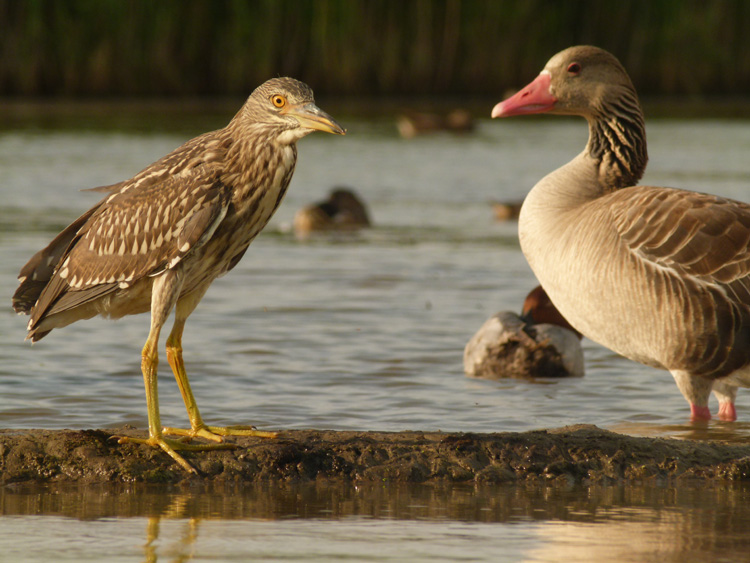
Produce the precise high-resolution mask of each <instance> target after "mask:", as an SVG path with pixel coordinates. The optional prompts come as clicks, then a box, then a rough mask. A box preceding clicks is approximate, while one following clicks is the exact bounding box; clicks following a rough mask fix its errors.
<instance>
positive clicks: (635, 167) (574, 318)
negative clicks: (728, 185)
mask: <svg viewBox="0 0 750 563" xmlns="http://www.w3.org/2000/svg"><path fill="white" fill-rule="evenodd" d="M542 112H550V113H557V114H564V115H580V116H583V117H585V118H586V120H587V121H588V123H589V140H588V143H587V145H586V148H585V149H584V151H583V152H582V153H581V154H579V155H578V156H577V157H576V158H575V159H573V160H572V161H571V162H569V163H568V164H566V165H565V166H563V167H561V168H559V169H558V170H556V171H554V172H552V173H550V174H548V175H547V176H546V177H545V178H543V179H542V180H540V181H539V183H537V185H536V186H534V189H533V190H532V191H531V192H530V193H529V195H528V196H527V198H526V200H525V202H524V204H523V207H522V209H521V215H520V219H519V236H520V240H521V247H522V249H523V252H524V254H525V255H526V258H527V259H528V261H529V264H530V265H531V267H532V269H533V270H534V273H535V274H536V276H537V278H538V279H539V281H540V282H541V284H542V286H543V287H544V289H545V290H546V292H547V293H548V294H549V297H550V298H551V300H552V302H553V303H554V304H555V306H556V307H557V308H558V309H559V310H560V312H561V313H562V314H563V315H564V316H565V318H566V319H567V320H568V321H570V323H571V324H572V325H573V326H574V327H576V329H578V330H579V331H581V332H582V333H583V334H584V335H585V336H587V337H589V338H590V339H592V340H595V341H597V342H599V343H601V344H603V345H604V346H607V347H608V348H611V349H612V350H614V351H616V352H618V353H620V354H622V355H623V356H626V357H628V358H631V359H633V360H636V361H639V362H642V363H644V364H646V365H649V366H654V367H658V368H662V369H667V370H669V371H670V372H671V373H672V375H673V376H674V378H675V381H676V382H677V385H678V387H679V388H680V391H681V392H682V394H683V395H684V397H685V398H686V399H687V400H688V402H689V403H690V405H691V413H692V417H693V418H694V419H700V418H710V417H711V415H710V412H709V410H708V406H707V405H708V398H709V396H710V393H711V390H712V389H713V391H714V394H716V395H717V397H718V399H719V416H720V418H722V419H725V420H734V419H735V418H736V412H735V407H734V399H735V396H736V393H737V387H738V386H742V387H750V205H748V204H746V203H742V202H738V201H733V200H729V199H726V198H722V197H718V196H713V195H708V194H702V193H696V192H691V191H686V190H678V189H671V188H660V187H652V186H635V185H634V184H636V183H637V182H638V181H639V180H640V179H641V176H642V175H643V172H644V170H645V168H646V162H647V151H646V133H645V127H644V120H643V113H642V111H641V107H640V103H639V101H638V96H637V94H636V92H635V88H634V87H633V84H632V83H631V81H630V78H629V77H628V75H627V72H626V71H625V69H624V68H623V67H622V65H621V64H620V63H619V61H618V60H617V59H616V58H615V57H614V56H612V55H611V54H610V53H607V52H606V51H603V50H602V49H599V48H596V47H590V46H580V47H571V48H570V49H566V50H565V51H562V52H560V53H558V54H557V55H555V56H554V57H552V59H550V61H549V62H548V63H547V65H546V66H545V68H544V70H543V71H542V72H541V74H540V75H539V76H538V77H537V78H536V80H534V81H533V82H532V83H531V84H529V85H528V86H527V87H525V88H523V89H522V90H521V91H520V92H519V93H518V94H516V95H514V96H513V97H511V98H510V99H508V100H506V101H504V102H502V103H500V104H498V105H497V106H495V108H494V109H493V111H492V116H493V117H504V116H509V115H520V114H530V113H542Z"/></svg>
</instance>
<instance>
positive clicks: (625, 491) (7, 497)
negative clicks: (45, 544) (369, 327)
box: [0, 483, 750, 562]
mask: <svg viewBox="0 0 750 563" xmlns="http://www.w3.org/2000/svg"><path fill="white" fill-rule="evenodd" d="M0 503H1V504H0V506H1V509H2V520H0V525H3V528H5V529H8V528H7V524H8V523H9V522H12V521H13V519H12V518H10V517H11V516H15V517H18V516H27V517H31V516H32V515H33V519H32V520H29V521H28V522H27V526H28V524H29V523H30V522H34V523H36V524H37V525H34V526H28V529H31V530H32V531H31V532H30V533H29V534H30V535H29V542H30V543H31V544H32V545H33V544H34V538H33V535H34V533H35V532H34V531H33V530H40V531H39V532H38V533H42V534H43V533H45V532H44V529H45V526H44V525H42V526H39V525H38V524H39V523H40V522H43V521H40V520H39V519H38V517H39V516H47V517H52V516H54V517H66V518H67V519H75V520H82V521H86V522H94V523H95V522H111V521H112V520H113V519H114V520H115V521H118V522H122V523H124V522H127V521H128V520H129V519H130V520H132V519H139V518H142V519H144V524H145V530H144V528H143V527H141V528H140V529H141V532H140V533H141V534H144V533H145V539H143V537H141V539H140V540H138V538H132V539H133V543H134V544H138V545H141V546H143V547H142V549H143V551H142V553H143V555H144V557H145V561H147V562H156V561H159V560H162V561H191V560H193V558H195V560H199V559H205V558H207V557H208V558H211V559H217V560H224V559H222V557H228V553H224V552H222V550H229V549H231V550H232V553H233V554H237V553H240V552H243V553H245V554H246V555H247V554H249V553H251V552H252V550H253V549H255V548H256V547H257V544H258V542H259V538H262V543H263V549H264V552H265V553H267V554H273V553H278V554H281V553H283V554H286V555H292V557H293V558H294V554H293V553H291V552H290V550H292V551H293V550H294V549H297V548H292V547H291V546H292V545H293V544H294V545H299V546H302V545H304V544H305V541H302V540H304V539H307V540H311V539H315V540H317V541H318V542H323V543H322V544H320V543H319V544H318V545H323V544H325V545H328V548H327V549H328V551H326V553H329V554H330V553H331V549H333V546H335V545H336V542H339V541H343V540H342V538H343V537H347V538H362V539H361V540H359V539H358V540H357V541H362V542H364V541H365V540H364V537H363V536H361V534H360V532H361V531H363V530H362V528H363V527H364V528H366V529H367V530H369V531H372V532H373V534H374V536H372V535H368V536H367V537H368V538H369V539H368V540H367V541H370V542H372V541H373V538H377V537H381V539H384V540H386V541H388V535H387V534H390V533H391V532H390V531H389V530H391V529H392V528H391V527H389V524H388V523H395V522H397V521H398V522H401V524H399V525H398V529H399V530H400V533H403V534H405V535H406V536H409V537H411V535H410V534H412V533H413V532H414V530H416V529H417V528H418V529H419V533H418V534H417V535H418V536H419V537H420V538H424V537H425V534H427V535H428V536H430V537H432V536H435V538H436V540H435V541H437V542H438V543H439V542H440V541H448V539H447V538H446V537H443V538H442V539H437V538H438V537H439V536H440V534H441V532H440V531H439V530H440V529H441V527H443V528H444V527H446V526H447V527H451V529H452V527H455V526H457V525H459V524H460V523H465V524H473V525H474V526H479V525H481V526H493V527H494V528H476V527H474V528H472V530H474V532H473V533H480V534H481V535H482V537H484V536H487V535H489V536H490V538H492V537H495V538H497V542H498V544H497V545H496V546H495V547H497V548H498V549H499V548H500V547H501V546H502V545H503V542H502V541H500V540H501V539H502V538H506V539H507V538H508V536H512V537H514V538H515V540H514V541H515V544H516V545H517V547H518V548H519V549H520V552H521V553H523V554H524V557H523V559H525V560H529V561H557V560H560V559H571V558H573V559H571V560H577V561H597V560H605V559H607V560H612V561H619V560H643V557H645V556H646V555H650V556H653V555H654V554H659V555H661V556H665V557H667V560H674V559H675V558H677V557H679V556H681V555H688V554H689V555H690V557H699V556H701V555H703V556H705V557H709V558H713V555H716V554H723V555H724V556H728V555H730V554H732V553H740V552H741V550H742V549H744V548H746V547H750V543H749V542H748V539H747V535H746V530H747V527H748V524H750V486H749V485H732V484H729V485H706V484H705V483H699V484H696V485H695V486H691V485H689V484H681V485H680V486H657V485H643V486H629V487H620V486H606V487H604V486H591V487H571V488H559V487H557V488H552V487H543V486H539V485H535V484H528V485H526V484H521V485H517V486H481V487H479V486H477V487H475V486H468V485H467V486H456V485H404V484H399V485H389V484H384V483H366V484H356V485H355V484H332V483H315V484H305V485H294V484H287V483H263V484H257V485H253V486H229V485H228V486H225V487H222V488H221V490H219V489H216V488H212V489H208V488H204V487H200V488H196V489H191V490H181V489H177V488H172V489H169V490H168V492H165V490H164V489H160V488H153V487H152V488H149V487H104V486H101V487H94V488H92V487H87V488H76V489H70V490H65V489H55V490H51V489H38V488H29V489H26V488H23V487H19V488H15V489H13V488H5V489H4V490H2V492H0ZM243 522H244V523H243ZM325 522H328V524H325ZM331 526H333V528H331ZM126 528H127V527H126V526H121V529H123V530H124V529H126ZM131 529H132V526H131ZM492 529H494V530H495V531H494V532H491V530H492ZM96 530H97V527H96V526H89V527H87V528H86V535H87V536H93V537H96V535H97V531H96ZM333 530H335V532H334V531H333ZM407 531H408V533H407ZM99 533H102V534H103V535H106V534H108V533H110V532H108V531H106V529H104V530H102V532H99ZM136 533H137V532H136ZM368 534H369V532H368ZM380 534H384V536H381V535H380ZM226 537H229V538H231V542H230V543H229V544H227V543H225V542H224V541H223V540H222V541H219V539H220V538H226ZM463 537H464V540H458V539H456V537H452V539H450V542H452V545H454V546H455V542H456V541H466V543H467V545H466V546H465V547H466V549H469V550H476V549H480V548H478V547H471V545H472V542H473V541H474V540H475V539H476V538H475V537H474V539H472V540H471V542H470V541H469V539H471V537H473V536H472V534H469V535H467V536H463ZM281 538H286V540H283V541H282V539H281ZM12 541H13V539H12V538H10V537H5V538H4V539H0V552H3V551H4V550H5V548H6V545H4V544H7V543H8V542H12ZM227 541H228V540H227ZM347 541H350V540H347ZM409 541H411V540H409ZM284 542H287V543H284ZM376 543H377V542H376ZM347 545H348V544H347ZM437 545H438V544H435V545H433V546H432V547H434V548H436V549H437ZM357 549H358V548H357ZM369 549H371V550H373V549H375V550H377V546H376V545H373V544H372V543H370V544H369ZM492 549H494V548H493V543H492V541H491V542H490V543H489V544H485V545H483V547H481V549H480V551H478V552H474V553H477V554H478V553H482V554H484V555H486V556H488V557H489V554H490V553H491V552H492ZM467 553H473V552H472V551H468V552H467ZM497 553H501V552H497ZM497 553H496V554H497ZM438 554H439V553H438ZM48 555H49V554H48ZM299 555H300V554H299V553H298V554H297V556H299ZM484 555H483V556H482V557H479V556H477V559H484V558H485V557H484ZM605 556H606V557H605ZM634 556H635V559H633V557H634ZM639 558H640V559H639ZM39 559H40V560H44V557H42V554H39ZM383 560H391V559H389V558H386V557H384V558H383ZM497 560H503V559H502V558H498V559H497Z"/></svg>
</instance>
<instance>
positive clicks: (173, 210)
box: [13, 78, 345, 472]
mask: <svg viewBox="0 0 750 563" xmlns="http://www.w3.org/2000/svg"><path fill="white" fill-rule="evenodd" d="M313 131H325V132H327V133H336V134H339V135H343V134H344V133H345V131H344V129H342V128H341V126H340V125H339V124H338V123H336V121H334V120H333V118H332V117H331V116H329V115H328V114H327V113H325V112H323V111H322V110H320V109H319V108H318V107H317V106H316V105H315V101H314V99H313V92H312V90H311V89H310V88H309V87H308V86H307V85H306V84H304V83H302V82H299V81H297V80H294V79H292V78H274V79H271V80H268V81H267V82H265V83H264V84H262V85H261V86H259V87H258V88H256V89H255V91H254V92H253V93H252V94H251V95H250V97H249V98H248V99H247V101H246V102H245V104H244V105H243V106H242V108H241V109H240V111H239V112H238V113H237V115H235V116H234V118H233V119H232V120H231V121H230V122H229V124H228V125H227V126H226V127H224V128H223V129H219V130H217V131H213V132H210V133H205V134H203V135H200V136H198V137H196V138H195V139H192V140H190V141H188V142H187V143H185V144H184V145H182V146H181V147H179V148H177V149H176V150H174V151H173V152H171V153H170V154H168V155H167V156H165V157H163V158H161V159H160V160H158V161H156V162H155V163H154V164H152V165H151V166H149V167H147V168H146V169H144V170H143V171H141V172H139V173H138V174H136V175H135V176H134V177H133V178H131V179H130V180H125V181H124V182H120V183H118V184H114V185H112V186H106V187H104V188H101V190H104V191H107V192H109V193H110V195H108V196H107V197H106V198H104V199H103V200H102V201H100V202H99V203H97V204H96V205H95V206H94V207H92V208H91V209H89V210H88V211H87V212H86V213H84V214H83V215H82V216H81V217H79V218H78V219H76V220H75V221H74V222H73V223H72V224H71V225H70V226H68V227H67V228H66V229H65V230H64V231H63V232H61V233H60V234H59V235H58V236H57V237H56V238H55V239H54V240H53V241H52V242H51V243H50V244H49V245H48V246H47V247H46V248H44V249H42V250H40V251H39V252H37V253H36V254H35V255H34V256H33V257H32V258H31V260H29V262H28V263H27V264H26V265H25V266H24V267H23V268H22V269H21V273H20V275H19V280H20V282H21V283H20V286H19V287H18V289H17V290H16V292H15V294H14V295H13V308H14V309H15V310H16V312H18V313H26V314H30V315H31V319H30V320H29V324H28V336H27V339H31V341H32V342H36V341H37V340H40V339H41V338H43V337H44V336H46V335H47V334H48V333H49V332H50V331H51V330H53V329H55V328H60V327H64V326H67V325H69V324H70V323H73V322H75V321H79V320H82V319H89V318H91V317H94V316H96V315H102V316H105V317H110V318H115V319H116V318H120V317H123V316H125V315H132V314H136V313H144V312H148V311H150V312H151V330H150V331H149V335H148V339H147V340H146V344H145V346H144V347H143V351H142V360H141V369H142V372H143V378H144V382H145V387H146V403H147V410H148V426H149V437H148V439H135V438H126V437H121V438H120V442H124V441H129V442H137V443H145V444H148V445H151V446H155V447H160V448H162V449H163V450H164V451H165V452H166V453H168V454H169V455H170V456H171V457H172V458H173V459H174V460H175V461H177V462H178V463H179V464H180V465H181V466H182V467H183V468H185V469H186V470H188V471H190V472H195V469H193V467H192V466H190V464H188V463H187V461H185V459H184V458H183V457H182V456H181V455H180V454H179V453H177V450H202V449H210V448H226V447H229V448H231V447H233V446H232V445H231V444H212V445H206V444H187V443H185V439H184V438H183V439H182V440H174V439H170V438H167V437H166V436H165V434H172V435H178V436H183V437H187V438H188V439H189V438H193V437H201V438H205V439H208V440H211V441H215V442H222V441H223V436H230V435H243V436H262V437H273V436H275V434H274V433H272V432H259V431H256V430H254V429H252V428H251V427H249V428H248V427H245V428H240V427H229V428H224V427H215V426H207V425H206V424H205V423H204V422H203V418H202V417H201V415H200V412H199V410H198V406H197V405H196V402H195V398H194V396H193V393H192V391H191V389H190V383H189V382H188V376H187V374H186V372H185V365H184V363H183V360H182V333H183V329H184V327H185V322H186V320H187V318H188V316H189V315H190V314H191V313H192V312H193V310H194V309H195V307H196V306H197V305H198V303H199V302H200V300H201V298H202V297H203V295H204V294H205V292H206V290H207V289H208V287H209V286H210V285H211V283H212V282H213V281H214V280H215V279H216V278H217V277H219V276H221V275H223V274H225V273H226V272H228V271H229V270H231V269H232V268H234V267H235V266H236V265H237V263H238V262H239V261H240V259H241V258H242V256H243V255H244V254H245V251H246V250H247V248H248V246H249V244H250V242H251V241H252V240H253V239H254V238H255V236H256V235H257V234H258V233H259V232H260V231H261V229H263V227H264V226H265V225H266V223H267V222H268V220H269V219H270V218H271V216H272V215H273V213H274V211H276V208H277V207H278V206H279V203H280V202H281V199H282V198H283V197H284V193H285V192H286V189H287V187H288V186H289V182H290V180H291V178H292V173H293V172H294V166H295V163H296V161H297V147H296V142H297V141H298V140H300V139H301V138H302V137H304V136H305V135H308V134H309V133H312V132H313ZM173 310H174V312H175V320H174V325H173V328H172V331H171V332H170V334H169V336H168V338H167V344H166V349H167V360H168V361H169V364H170V366H171V368H172V371H173V372H174V375H175V378H176V379H177V383H178V386H179V388H180V392H181V393H182V397H183V399H184V401H185V407H186V408H187V412H188V416H189V419H190V429H178V428H164V429H162V426H161V420H160V416H159V401H158V394H157V379H156V371H157V365H158V352H157V347H158V342H159V334H160V332H161V329H162V327H163V325H164V324H165V322H166V321H167V318H168V317H169V315H170V313H171V312H172V311H173Z"/></svg>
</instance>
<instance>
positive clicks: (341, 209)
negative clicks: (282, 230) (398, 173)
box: [294, 187, 371, 238]
mask: <svg viewBox="0 0 750 563" xmlns="http://www.w3.org/2000/svg"><path fill="white" fill-rule="evenodd" d="M370 225H371V223H370V216H369V214H368V212H367V208H366V207H365V204H364V203H363V202H362V200H361V199H360V198H359V197H358V196H357V194H355V193H354V191H353V190H351V189H349V188H343V187H339V188H334V189H333V190H332V191H331V193H330V195H329V196H328V199H326V200H325V201H320V202H318V203H314V204H311V205H307V206H305V207H303V208H302V209H300V210H299V211H297V213H296V214H295V215H294V232H295V234H296V235H297V236H298V237H301V238H304V237H306V236H308V235H309V234H310V233H313V232H319V231H355V230H358V229H362V228H365V227H369V226H370Z"/></svg>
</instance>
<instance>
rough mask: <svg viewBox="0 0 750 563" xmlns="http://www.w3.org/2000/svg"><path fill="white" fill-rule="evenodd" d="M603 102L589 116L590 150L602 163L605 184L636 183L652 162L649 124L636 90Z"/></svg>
mask: <svg viewBox="0 0 750 563" xmlns="http://www.w3.org/2000/svg"><path fill="white" fill-rule="evenodd" d="M615 99H616V101H613V102H605V103H602V104H601V106H600V107H599V108H598V110H597V111H596V112H595V113H594V115H593V117H591V118H589V142H588V145H587V146H586V152H587V153H588V155H589V156H590V157H591V158H593V159H594V160H595V161H596V162H597V163H598V164H599V175H600V177H601V181H602V183H603V184H604V185H606V186H610V187H612V188H617V189H619V188H625V187H628V186H635V185H636V184H637V183H638V182H639V181H640V179H641V177H642V176H643V173H644V171H645V170H646V163H647V162H648V151H647V149H646V127H645V125H644V122H643V112H642V111H641V107H640V104H639V103H638V98H637V96H636V94H635V92H628V95H622V96H618V97H616V98H615Z"/></svg>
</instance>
